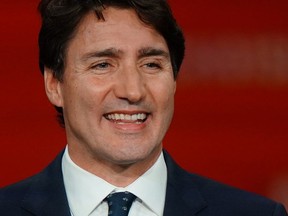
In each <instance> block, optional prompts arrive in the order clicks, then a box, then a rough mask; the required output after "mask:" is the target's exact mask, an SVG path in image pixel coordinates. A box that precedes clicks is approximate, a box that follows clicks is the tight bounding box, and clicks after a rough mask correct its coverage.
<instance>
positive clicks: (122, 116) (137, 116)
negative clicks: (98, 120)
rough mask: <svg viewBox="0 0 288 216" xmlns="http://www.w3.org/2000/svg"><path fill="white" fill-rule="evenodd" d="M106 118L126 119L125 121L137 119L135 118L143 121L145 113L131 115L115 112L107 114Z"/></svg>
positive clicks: (145, 116)
mask: <svg viewBox="0 0 288 216" xmlns="http://www.w3.org/2000/svg"><path fill="white" fill-rule="evenodd" d="M107 118H108V119H110V120H116V121H117V120H126V121H137V120H141V121H143V120H144V119H146V118H147V114H145V113H138V114H133V115H129V114H122V113H121V114H119V113H115V114H109V115H108V116H107Z"/></svg>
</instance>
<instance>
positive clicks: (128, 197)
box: [104, 191, 136, 216]
mask: <svg viewBox="0 0 288 216" xmlns="http://www.w3.org/2000/svg"><path fill="white" fill-rule="evenodd" d="M135 199H136V196H135V195H134V194H132V193H129V192H127V191H126V192H118V193H113V194H109V195H108V196H107V197H106V198H105V199H104V200H105V201H107V203H108V207H109V213H108V215H109V216H127V215H128V213H129V210H130V207H131V205H132V203H133V201H134V200H135Z"/></svg>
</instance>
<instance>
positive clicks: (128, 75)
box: [114, 66, 146, 103]
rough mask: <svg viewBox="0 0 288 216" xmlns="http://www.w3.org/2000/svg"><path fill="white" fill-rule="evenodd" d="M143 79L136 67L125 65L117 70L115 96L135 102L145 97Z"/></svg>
mask: <svg viewBox="0 0 288 216" xmlns="http://www.w3.org/2000/svg"><path fill="white" fill-rule="evenodd" d="M145 93H146V90H145V80H144V79H143V77H142V76H141V73H140V72H139V71H138V70H137V68H131V66H130V67H128V68H127V67H126V69H123V71H121V72H119V74H118V76H117V80H116V85H115V88H114V94H115V95H116V97H117V98H120V99H124V100H127V101H129V102H130V103H137V102H139V101H141V100H142V99H143V98H144V97H145Z"/></svg>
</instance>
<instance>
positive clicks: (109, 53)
mask: <svg viewBox="0 0 288 216" xmlns="http://www.w3.org/2000/svg"><path fill="white" fill-rule="evenodd" d="M121 53H122V51H120V50H117V49H115V48H108V49H104V50H100V51H94V52H89V53H86V54H84V55H83V56H82V57H81V60H82V61H87V60H88V59H90V58H101V57H114V58H116V57H119V56H120V54H121Z"/></svg>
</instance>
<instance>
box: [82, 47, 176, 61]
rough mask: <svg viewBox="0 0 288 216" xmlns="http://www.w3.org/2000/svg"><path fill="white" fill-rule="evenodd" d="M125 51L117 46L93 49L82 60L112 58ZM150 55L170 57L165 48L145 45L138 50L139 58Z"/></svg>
mask: <svg viewBox="0 0 288 216" xmlns="http://www.w3.org/2000/svg"><path fill="white" fill-rule="evenodd" d="M123 53H124V52H123V51H121V50H118V49H116V48H108V49H104V50H100V51H93V52H89V53H86V54H84V55H83V56H82V57H81V60H82V61H87V60H89V59H91V58H101V57H112V58H119V57H120V55H121V54H123ZM150 56H163V57H164V58H166V59H169V58H170V55H169V52H167V51H165V50H163V49H158V48H154V47H145V48H141V49H140V50H139V51H138V58H139V59H140V58H145V57H150Z"/></svg>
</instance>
